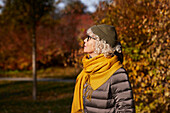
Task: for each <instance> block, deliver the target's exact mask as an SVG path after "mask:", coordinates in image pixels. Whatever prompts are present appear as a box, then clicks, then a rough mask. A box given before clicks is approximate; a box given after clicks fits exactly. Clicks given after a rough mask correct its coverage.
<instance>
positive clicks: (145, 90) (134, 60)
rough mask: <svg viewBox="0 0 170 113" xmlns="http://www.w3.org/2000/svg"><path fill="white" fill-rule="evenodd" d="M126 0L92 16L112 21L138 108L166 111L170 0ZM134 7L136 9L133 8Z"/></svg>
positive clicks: (146, 110)
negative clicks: (157, 0)
mask: <svg viewBox="0 0 170 113" xmlns="http://www.w3.org/2000/svg"><path fill="white" fill-rule="evenodd" d="M125 1H126V2H124V4H123V3H120V2H118V4H116V5H115V6H110V8H112V10H109V11H108V10H107V7H106V8H105V10H103V12H102V11H101V10H100V12H96V13H95V15H100V16H101V17H98V18H99V19H100V20H103V22H102V23H105V24H112V25H114V26H115V27H116V29H117V32H118V35H119V39H120V41H121V44H122V46H123V54H124V62H123V65H124V66H125V68H126V69H127V70H128V72H129V79H130V81H131V84H132V87H133V92H134V97H135V101H136V103H137V104H136V108H137V111H138V112H164V111H165V112H167V111H168V108H167V105H168V104H167V103H168V101H167V96H168V95H169V93H168V91H169V90H167V89H168V88H167V85H168V80H169V79H168V75H169V73H170V71H169V69H168V68H169V67H170V66H169V65H170V62H169V59H170V57H169V56H170V52H169V42H170V40H169V34H168V33H169V31H168V28H169V27H168V25H169V23H170V21H169V18H170V16H169V10H170V7H169V3H167V2H166V1H159V3H157V2H156V1H147V0H142V1H140V2H139V1H134V2H132V4H131V5H128V3H127V0H125ZM127 6H128V7H127ZM125 7H126V8H125ZM134 7H137V8H136V9H135V10H134ZM139 9H140V10H139ZM102 13H103V15H102ZM104 13H107V15H106V16H104ZM104 20H107V21H104ZM97 21H99V20H97ZM165 104H166V107H165V108H164V107H163V105H165ZM158 106H159V107H158Z"/></svg>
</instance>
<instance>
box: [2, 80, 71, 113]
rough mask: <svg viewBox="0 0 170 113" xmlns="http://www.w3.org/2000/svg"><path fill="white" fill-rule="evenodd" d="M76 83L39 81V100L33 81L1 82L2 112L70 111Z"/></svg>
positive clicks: (51, 112) (58, 112)
mask: <svg viewBox="0 0 170 113" xmlns="http://www.w3.org/2000/svg"><path fill="white" fill-rule="evenodd" d="M73 88H74V83H61V82H60V83H58V82H38V87H37V101H33V100H32V82H3V83H0V109H1V111H0V112H1V113H69V112H70V107H71V102H72V96H73Z"/></svg>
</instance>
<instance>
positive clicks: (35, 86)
mask: <svg viewBox="0 0 170 113" xmlns="http://www.w3.org/2000/svg"><path fill="white" fill-rule="evenodd" d="M35 27H36V26H35V25H33V34H32V44H33V46H32V72H33V100H36V96H37V72H36V28H35Z"/></svg>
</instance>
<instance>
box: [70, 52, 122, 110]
mask: <svg viewBox="0 0 170 113" xmlns="http://www.w3.org/2000/svg"><path fill="white" fill-rule="evenodd" d="M82 61H83V67H84V68H83V70H82V72H81V73H80V74H79V75H78V77H77V79H76V84H75V90H74V98H73V102H72V110H71V113H82V112H83V109H84V108H83V89H84V84H85V83H86V82H87V83H88V84H89V85H90V86H91V88H92V89H93V90H96V89H97V88H99V87H100V86H101V85H102V84H104V83H105V82H106V81H107V80H108V79H109V78H110V77H111V76H112V75H113V73H114V72H115V71H117V70H118V69H119V68H120V67H122V64H121V63H120V61H118V57H117V56H116V55H115V56H114V57H111V58H106V57H105V56H104V54H100V55H98V56H95V57H93V58H91V59H89V55H85V56H84V57H83V59H82Z"/></svg>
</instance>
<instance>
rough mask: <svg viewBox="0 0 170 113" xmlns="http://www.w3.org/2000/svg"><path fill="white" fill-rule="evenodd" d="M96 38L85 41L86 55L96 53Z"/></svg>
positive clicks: (88, 38)
mask: <svg viewBox="0 0 170 113" xmlns="http://www.w3.org/2000/svg"><path fill="white" fill-rule="evenodd" d="M95 42H96V40H95V38H93V37H90V36H88V37H87V38H86V39H85V40H84V52H85V53H88V54H90V53H94V50H95Z"/></svg>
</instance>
